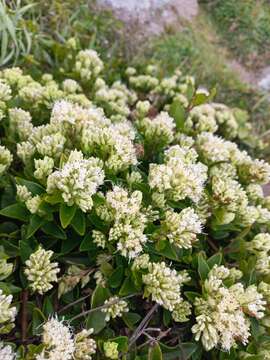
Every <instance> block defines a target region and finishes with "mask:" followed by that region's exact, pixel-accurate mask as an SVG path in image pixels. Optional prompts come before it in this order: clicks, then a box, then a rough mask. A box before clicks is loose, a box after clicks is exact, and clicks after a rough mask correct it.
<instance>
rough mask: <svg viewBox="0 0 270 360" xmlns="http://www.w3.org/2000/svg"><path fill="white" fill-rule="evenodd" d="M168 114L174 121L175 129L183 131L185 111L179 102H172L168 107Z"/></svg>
mask: <svg viewBox="0 0 270 360" xmlns="http://www.w3.org/2000/svg"><path fill="white" fill-rule="evenodd" d="M169 113H170V115H171V116H172V117H173V118H174V120H175V123H176V128H177V129H178V130H181V129H183V128H184V124H185V117H186V110H185V108H184V106H183V105H182V104H181V103H180V101H179V100H174V102H173V103H172V104H171V106H170V111H169Z"/></svg>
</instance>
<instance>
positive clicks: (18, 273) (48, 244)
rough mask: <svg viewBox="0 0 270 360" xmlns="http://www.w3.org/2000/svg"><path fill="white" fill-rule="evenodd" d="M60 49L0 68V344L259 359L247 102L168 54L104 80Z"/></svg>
mask: <svg viewBox="0 0 270 360" xmlns="http://www.w3.org/2000/svg"><path fill="white" fill-rule="evenodd" d="M69 49H70V50H69V53H68V56H67V58H66V59H65V61H64V62H63V64H62V67H61V71H60V73H61V74H62V75H61V76H60V77H62V80H57V81H56V80H54V78H53V76H52V75H51V74H43V75H42V76H41V77H40V78H38V79H33V78H32V77H31V76H29V75H28V74H25V73H23V71H22V70H21V69H19V68H15V67H14V68H7V69H4V70H2V71H1V72H0V100H1V101H0V108H1V116H0V117H1V143H2V145H1V148H0V172H1V199H0V201H1V202H0V205H1V210H0V216H1V224H0V289H1V290H0V333H1V341H2V342H1V345H0V358H1V359H4V360H11V359H15V358H16V359H25V360H31V359H36V360H44V359H51V360H58V359H59V360H60V359H61V360H63V359H64V360H69V359H75V360H89V359H105V358H108V359H130V360H131V359H134V360H135V359H136V360H143V359H149V360H160V359H193V360H196V359H210V358H211V359H268V358H269V352H270V337H269V330H268V329H269V326H270V322H269V319H270V317H269V304H270V277H269V274H270V262H269V251H270V234H269V233H267V232H268V231H269V228H270V225H269V223H270V199H269V198H264V196H263V192H262V188H261V185H262V184H265V183H267V182H269V178H270V166H269V165H268V164H267V163H266V162H264V161H263V160H258V159H253V158H252V157H251V156H250V155H249V154H248V144H251V143H252V145H253V147H254V146H255V145H256V144H257V142H256V139H254V138H252V136H251V127H250V125H249V123H248V117H247V114H246V113H245V112H244V111H243V110H240V109H230V108H228V107H227V106H225V105H223V104H218V103H214V102H213V100H214V95H215V89H213V90H211V91H210V92H208V91H207V90H205V89H200V88H197V86H196V84H195V82H194V79H193V78H192V77H189V76H185V75H184V74H182V73H181V71H180V70H179V69H176V71H175V73H174V74H173V76H171V77H167V78H162V77H161V76H160V74H161V73H162V71H160V69H159V68H158V67H157V66H155V65H149V66H147V68H146V69H145V70H144V72H143V73H138V71H137V70H136V69H134V68H128V69H127V70H126V72H125V75H124V76H123V79H122V80H121V81H120V80H119V81H117V82H114V83H112V84H108V83H106V81H105V80H104V79H105V75H106V71H104V64H103V62H102V61H101V59H100V58H99V57H98V55H97V53H96V52H95V51H93V50H81V51H76V44H75V43H74V39H71V40H70V42H69ZM105 69H106V68H105ZM257 145H259V144H257Z"/></svg>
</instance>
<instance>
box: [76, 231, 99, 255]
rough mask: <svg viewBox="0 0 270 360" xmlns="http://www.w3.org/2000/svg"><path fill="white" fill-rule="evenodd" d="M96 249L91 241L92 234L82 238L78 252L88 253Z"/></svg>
mask: <svg viewBox="0 0 270 360" xmlns="http://www.w3.org/2000/svg"><path fill="white" fill-rule="evenodd" d="M94 249H96V245H95V244H94V243H93V241H92V233H88V234H86V235H85V237H84V238H83V241H82V243H81V246H80V251H89V250H94Z"/></svg>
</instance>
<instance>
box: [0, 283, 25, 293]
mask: <svg viewBox="0 0 270 360" xmlns="http://www.w3.org/2000/svg"><path fill="white" fill-rule="evenodd" d="M0 289H1V290H3V292H4V294H17V293H19V292H21V291H22V289H21V288H20V287H18V286H15V285H12V284H11V283H7V282H2V281H0Z"/></svg>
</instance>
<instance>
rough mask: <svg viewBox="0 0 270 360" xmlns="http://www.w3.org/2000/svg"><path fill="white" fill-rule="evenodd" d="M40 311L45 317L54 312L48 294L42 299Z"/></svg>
mask: <svg viewBox="0 0 270 360" xmlns="http://www.w3.org/2000/svg"><path fill="white" fill-rule="evenodd" d="M42 311H43V313H44V315H45V316H46V317H49V316H50V315H51V314H53V313H54V308H53V303H52V301H51V299H50V297H49V296H46V297H45V299H44V301H43V306H42Z"/></svg>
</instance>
